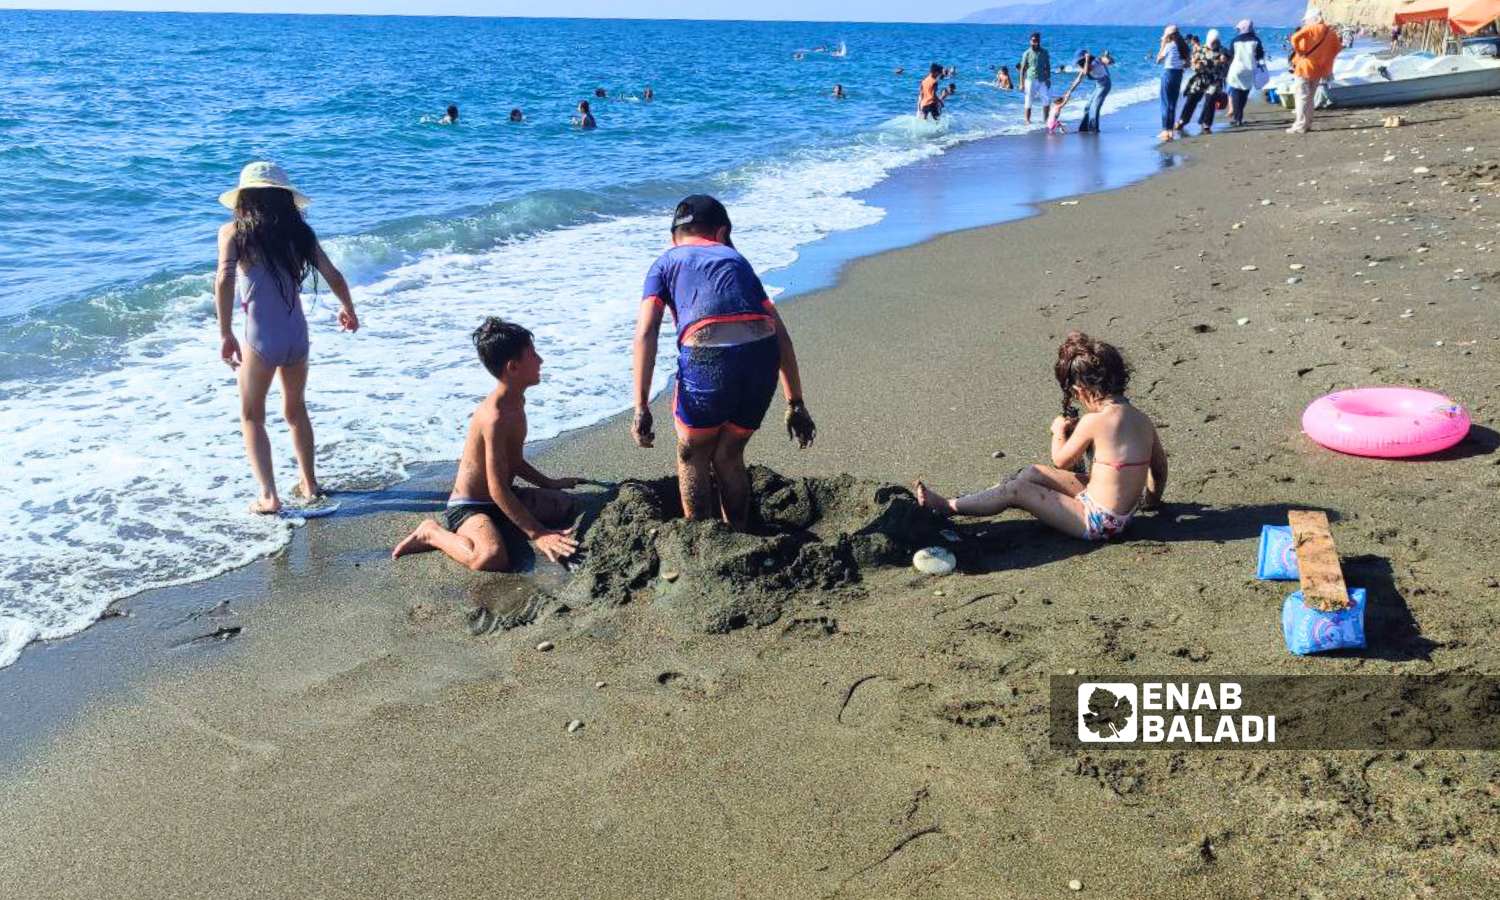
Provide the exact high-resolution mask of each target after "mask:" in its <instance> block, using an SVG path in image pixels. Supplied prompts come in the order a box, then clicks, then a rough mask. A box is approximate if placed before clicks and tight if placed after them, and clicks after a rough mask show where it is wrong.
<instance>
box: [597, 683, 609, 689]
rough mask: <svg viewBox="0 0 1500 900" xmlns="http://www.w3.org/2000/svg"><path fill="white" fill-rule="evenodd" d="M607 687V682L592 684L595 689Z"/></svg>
mask: <svg viewBox="0 0 1500 900" xmlns="http://www.w3.org/2000/svg"><path fill="white" fill-rule="evenodd" d="M608 686H609V682H607V681H596V682H594V687H596V688H600V689H603V688H606V687H608Z"/></svg>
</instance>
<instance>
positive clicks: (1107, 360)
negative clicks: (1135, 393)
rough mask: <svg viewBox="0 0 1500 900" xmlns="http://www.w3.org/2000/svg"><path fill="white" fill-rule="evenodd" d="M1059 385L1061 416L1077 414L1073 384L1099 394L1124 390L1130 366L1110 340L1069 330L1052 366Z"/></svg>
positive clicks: (1123, 391)
mask: <svg viewBox="0 0 1500 900" xmlns="http://www.w3.org/2000/svg"><path fill="white" fill-rule="evenodd" d="M1053 373H1054V374H1055V375H1056V376H1057V384H1058V387H1061V388H1062V395H1063V397H1062V409H1063V416H1064V417H1065V418H1069V419H1076V418H1078V410H1077V408H1076V407H1074V406H1073V400H1074V396H1073V391H1074V388H1082V389H1083V390H1084V391H1086V392H1088V393H1091V394H1094V395H1096V396H1100V397H1113V396H1115V395H1116V394H1123V393H1125V388H1126V386H1127V385H1129V384H1130V367H1129V366H1127V365H1126V364H1125V357H1123V356H1121V355H1120V351H1119V350H1116V349H1115V348H1114V346H1113V345H1112V344H1106V343H1105V342H1104V341H1096V340H1094V339H1093V338H1091V337H1089V336H1088V335H1086V334H1084V333H1083V332H1081V331H1070V332H1068V337H1067V339H1066V340H1064V341H1063V343H1062V346H1061V347H1058V348H1057V365H1056V366H1055V367H1054V368H1053Z"/></svg>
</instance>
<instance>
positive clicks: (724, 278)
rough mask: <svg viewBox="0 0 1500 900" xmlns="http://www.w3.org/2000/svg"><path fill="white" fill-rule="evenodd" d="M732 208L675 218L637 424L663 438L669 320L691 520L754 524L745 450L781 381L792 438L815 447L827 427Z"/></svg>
mask: <svg viewBox="0 0 1500 900" xmlns="http://www.w3.org/2000/svg"><path fill="white" fill-rule="evenodd" d="M730 229H731V225H730V222H729V212H728V211H727V210H725V209H724V205H723V204H722V203H720V202H719V201H718V200H716V199H714V198H713V197H709V196H706V195H701V194H698V195H694V196H691V197H687V198H685V199H684V200H683V201H682V202H681V203H678V204H677V208H676V210H674V211H673V214H672V225H671V236H672V246H671V248H670V249H668V250H667V251H666V252H665V253H663V254H662V255H661V256H660V257H659V258H658V259H657V260H656V262H654V263H652V265H651V268H650V270H649V271H648V272H647V273H646V282H645V287H644V288H643V289H642V291H641V295H642V300H641V305H640V313H639V317H638V320H637V323H636V329H635V343H634V348H635V350H634V352H635V361H634V369H633V377H634V388H635V421H634V423H633V426H632V428H631V436H632V437H633V438H634V439H635V442H636V443H637V444H638V445H640V446H641V447H650V446H652V444H653V443H654V442H655V440H656V433H655V428H654V426H653V422H652V415H651V380H652V374H653V373H654V372H655V371H656V351H657V347H658V346H659V345H660V340H659V336H660V334H661V323H662V316H663V313H665V312H666V311H668V310H671V313H672V318H673V320H674V321H675V322H676V325H677V390H676V394H675V395H674V399H673V401H672V413H673V415H672V417H673V419H674V420H675V421H674V424H675V425H676V431H677V448H676V449H677V453H676V457H677V476H678V485H679V491H680V493H681V499H682V511H683V513H684V514H685V515H686V517H687V518H689V519H717V518H722V519H723V520H724V521H725V522H726V523H728V525H729V527H730V528H733V529H734V530H736V531H744V530H746V529H747V528H748V527H749V524H750V508H751V496H750V476H749V473H747V472H746V470H745V446H746V445H747V444H748V443H749V442H750V438H751V437H753V436H754V435H755V431H756V429H758V428H759V427H760V425H761V422H762V421H764V419H765V417H766V411H767V410H768V409H769V408H770V406H771V403H772V401H773V400H774V398H775V395H776V386H777V383H778V382H779V383H780V385H781V391H782V395H783V396H784V397H785V398H786V404H787V406H786V413H785V415H784V417H783V424H784V425H785V426H786V430H787V437H789V438H791V439H792V440H795V441H796V442H797V445H798V446H799V447H804V448H805V447H809V446H811V445H812V442H813V438H814V437H816V435H817V426H816V425H814V424H813V420H812V416H811V415H809V414H808V412H807V406H806V405H804V404H803V402H802V376H801V374H800V373H799V371H798V368H797V355H796V352H795V351H794V350H793V348H792V339H791V336H790V335H789V334H788V333H787V329H786V325H785V324H784V323H783V322H782V321H781V315H780V313H778V312H777V311H776V307H775V305H773V304H772V303H771V299H770V297H769V296H767V294H766V289H765V287H764V286H763V285H762V284H761V282H760V278H758V277H757V276H756V274H755V270H754V269H753V268H751V266H750V263H749V262H747V261H746V259H745V257H743V256H741V255H740V253H739V251H738V250H736V249H735V248H734V242H733V241H732V240H731V238H730Z"/></svg>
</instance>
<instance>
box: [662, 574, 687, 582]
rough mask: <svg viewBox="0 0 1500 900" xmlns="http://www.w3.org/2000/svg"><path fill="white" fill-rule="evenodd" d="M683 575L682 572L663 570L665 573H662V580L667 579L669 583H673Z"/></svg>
mask: <svg viewBox="0 0 1500 900" xmlns="http://www.w3.org/2000/svg"><path fill="white" fill-rule="evenodd" d="M681 576H682V573H681V572H663V573H661V580H662V581H665V582H666V583H667V584H671V583H672V582H674V581H676V580H677V579H678V578H680V577H681Z"/></svg>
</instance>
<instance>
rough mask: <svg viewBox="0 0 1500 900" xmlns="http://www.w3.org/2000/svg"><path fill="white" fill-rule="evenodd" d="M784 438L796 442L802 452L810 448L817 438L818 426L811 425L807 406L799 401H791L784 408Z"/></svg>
mask: <svg viewBox="0 0 1500 900" xmlns="http://www.w3.org/2000/svg"><path fill="white" fill-rule="evenodd" d="M786 436H787V437H788V438H791V439H792V440H794V441H796V442H797V446H798V447H799V448H801V449H803V450H806V449H807V448H808V447H811V446H812V442H813V439H814V438H816V437H817V436H818V426H817V425H815V424H813V420H812V416H811V415H810V414H809V413H808V411H807V406H806V405H805V404H803V402H802V401H801V400H793V401H791V402H790V403H788V404H787V407H786Z"/></svg>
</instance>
